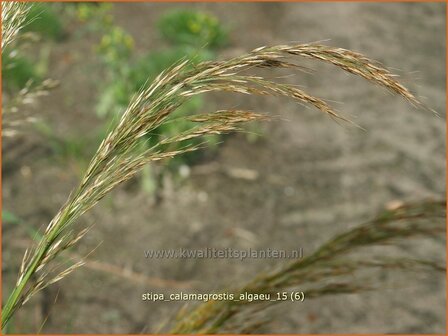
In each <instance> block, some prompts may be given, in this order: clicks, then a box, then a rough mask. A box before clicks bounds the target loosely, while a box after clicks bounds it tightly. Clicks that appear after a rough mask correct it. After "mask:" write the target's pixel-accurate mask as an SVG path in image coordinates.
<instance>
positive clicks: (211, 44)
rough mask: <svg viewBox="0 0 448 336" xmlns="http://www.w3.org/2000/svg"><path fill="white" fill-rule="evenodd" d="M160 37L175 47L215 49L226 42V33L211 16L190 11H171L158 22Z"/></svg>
mask: <svg viewBox="0 0 448 336" xmlns="http://www.w3.org/2000/svg"><path fill="white" fill-rule="evenodd" d="M157 27H158V29H159V32H160V34H161V36H162V37H164V38H165V39H166V40H167V41H169V42H171V43H173V44H176V45H188V46H192V47H196V48H202V47H206V48H216V47H219V46H222V45H224V44H225V43H226V42H227V32H226V30H225V29H224V28H223V27H222V25H221V23H220V22H219V21H218V19H217V18H216V17H214V16H212V15H209V14H206V13H203V12H199V11H192V10H185V9H179V10H173V11H171V12H169V13H167V14H165V15H164V16H162V18H161V19H160V20H159V22H158V25H157Z"/></svg>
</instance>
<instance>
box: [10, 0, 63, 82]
mask: <svg viewBox="0 0 448 336" xmlns="http://www.w3.org/2000/svg"><path fill="white" fill-rule="evenodd" d="M53 7H54V6H53V5H52V4H48V3H39V2H33V3H32V4H31V5H30V9H29V11H28V13H27V16H26V19H25V22H24V24H23V28H22V30H21V32H22V33H32V34H33V35H38V36H39V37H40V38H43V39H52V40H59V39H61V38H62V37H63V35H64V29H63V25H62V22H61V20H60V17H59V15H58V13H57V12H56V11H55V10H54V8H53ZM26 41H28V39H19V40H18V43H16V44H15V45H14V46H11V47H10V48H8V49H7V50H4V51H3V52H2V79H3V83H4V84H3V85H4V87H5V88H6V89H7V90H9V91H14V90H20V89H22V88H24V87H25V85H27V83H29V82H31V83H33V84H38V83H39V82H40V81H41V80H42V79H43V77H44V74H43V73H41V72H42V71H40V69H39V65H42V62H41V61H40V60H38V59H37V58H36V57H39V56H41V55H40V54H39V55H36V54H34V55H31V57H30V56H28V55H26V54H27V52H26V51H24V50H23V46H22V44H23V42H26Z"/></svg>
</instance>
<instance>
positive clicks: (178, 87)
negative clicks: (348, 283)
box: [2, 44, 419, 327]
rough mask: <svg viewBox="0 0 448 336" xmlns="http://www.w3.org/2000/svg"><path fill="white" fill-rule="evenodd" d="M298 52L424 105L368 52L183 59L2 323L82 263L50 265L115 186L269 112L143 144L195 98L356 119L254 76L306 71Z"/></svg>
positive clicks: (131, 114) (112, 150)
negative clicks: (292, 105) (254, 99)
mask: <svg viewBox="0 0 448 336" xmlns="http://www.w3.org/2000/svg"><path fill="white" fill-rule="evenodd" d="M298 56H299V57H306V58H312V59H315V60H317V61H324V62H327V63H331V64H334V65H335V66H336V67H338V68H340V69H342V70H345V71H347V72H349V73H352V74H356V75H359V76H361V77H363V78H365V79H367V80H368V81H370V82H373V83H376V84H379V85H381V86H383V87H385V88H386V89H388V90H390V91H392V92H393V93H396V94H398V95H400V96H402V97H404V98H405V99H407V100H408V101H410V102H411V103H414V104H417V105H418V104H419V103H418V100H417V99H416V98H415V96H414V95H413V94H412V93H411V92H410V91H409V90H407V89H406V88H405V87H404V86H402V85H401V84H400V83H399V82H398V81H397V80H396V79H395V77H394V76H393V75H392V74H391V73H390V72H389V71H388V70H386V69H385V68H383V67H381V66H379V65H378V64H377V63H375V62H373V61H371V60H369V59H368V58H366V57H364V56H363V55H361V54H358V53H354V52H352V51H349V50H345V49H341V48H334V47H330V46H325V45H321V44H299V45H281V46H275V47H262V48H258V49H255V50H253V51H252V52H249V53H248V54H246V55H243V56H240V57H236V58H233V59H230V60H224V61H216V62H203V63H200V64H198V65H194V64H192V63H191V62H190V61H189V60H183V61H180V62H178V63H177V64H175V65H174V66H172V67H171V68H169V69H167V70H166V71H164V72H162V73H161V74H160V75H159V76H158V77H157V78H156V79H155V80H154V81H153V82H152V83H151V84H150V85H148V86H145V87H144V88H143V89H142V90H141V91H140V92H138V93H137V94H136V95H135V97H134V98H133V99H132V100H131V102H130V104H129V106H128V107H127V109H126V110H125V111H124V113H123V114H122V116H121V119H120V120H119V122H118V123H117V125H116V126H115V127H114V128H113V129H112V130H111V131H110V133H109V134H108V135H107V136H106V138H105V139H104V140H103V141H102V143H101V144H100V146H99V148H98V150H97V152H96V154H95V155H94V156H93V158H92V160H91V162H90V164H89V166H88V168H87V171H86V173H85V175H84V177H83V178H82V180H81V182H80V185H79V186H78V187H77V188H76V189H75V190H74V191H73V192H72V194H71V195H70V196H69V198H68V200H67V201H66V203H65V204H64V205H63V206H62V208H61V209H60V211H59V212H58V213H57V214H56V216H55V217H54V218H53V219H52V220H51V221H50V223H49V224H48V226H47V227H46V229H45V231H44V235H43V238H42V239H41V240H40V242H38V243H37V245H36V246H34V247H33V248H32V249H29V251H28V252H27V255H26V258H24V262H23V264H22V268H21V271H20V273H19V277H18V281H17V283H16V286H15V287H14V288H13V290H12V292H11V294H10V296H9V298H8V300H7V301H6V304H5V306H4V308H3V314H2V327H4V326H5V325H6V323H7V322H8V320H9V319H10V318H11V316H12V315H13V314H14V312H15V311H16V310H17V309H18V308H19V307H20V306H21V305H22V304H23V303H24V302H26V301H27V300H29V298H30V297H31V296H32V295H34V294H35V293H37V292H38V291H39V290H40V289H42V288H44V287H45V286H47V285H49V284H51V283H54V282H56V281H58V280H60V279H62V278H63V277H64V276H65V275H67V274H68V273H69V272H71V271H73V270H74V269H75V268H76V267H79V266H80V265H81V263H77V264H75V265H73V266H70V267H69V268H68V269H67V270H65V271H62V272H59V273H57V274H56V275H54V273H53V272H51V271H49V269H51V261H52V260H54V258H55V256H57V255H58V254H59V253H61V252H62V251H64V250H65V249H67V248H68V247H70V246H72V245H74V243H75V242H77V241H79V239H80V237H82V235H83V234H80V235H76V234H74V233H73V231H76V230H77V229H76V227H75V225H74V224H75V223H76V221H77V220H78V219H79V217H80V216H82V215H83V214H84V213H85V212H86V211H88V210H89V209H91V208H92V207H93V206H95V204H97V203H98V202H99V201H100V200H101V199H102V198H103V197H104V196H105V195H106V194H108V193H109V192H110V191H111V190H112V189H113V188H115V187H116V186H117V185H119V184H120V183H122V182H124V181H126V180H128V179H129V178H131V177H132V176H134V175H135V174H136V173H137V172H138V171H139V170H140V169H141V168H142V167H143V166H144V165H146V164H148V163H151V162H153V161H159V160H163V159H167V158H171V157H173V156H176V155H180V154H183V153H186V152H190V151H195V150H197V149H198V148H199V147H200V146H189V145H183V146H180V149H177V150H172V149H171V148H172V146H170V145H171V144H173V143H179V144H183V143H184V141H186V140H189V139H193V138H199V137H204V136H206V135H209V134H222V133H227V132H231V131H236V130H238V129H239V125H240V124H243V123H245V122H248V121H253V120H262V119H266V118H267V117H266V116H264V115H263V114H260V113H255V112H251V111H240V110H222V111H218V112H215V113H206V114H198V115H197V116H195V117H192V118H190V121H193V123H194V124H195V125H196V126H193V127H192V128H191V129H190V130H187V131H185V132H183V133H182V134H178V135H175V136H172V137H170V138H165V139H162V140H161V141H160V142H159V143H157V144H156V145H154V146H152V147H150V148H147V147H145V146H141V142H142V141H144V139H145V137H148V136H150V134H151V132H152V131H153V130H154V129H156V128H157V127H159V126H160V125H162V124H163V123H166V122H172V121H173V120H175V119H173V118H174V116H175V111H176V109H177V108H178V107H179V106H181V105H182V104H184V103H185V102H186V101H188V100H189V99H190V98H191V97H193V96H196V95H200V94H203V93H207V92H216V91H217V92H234V93H241V94H248V95H269V96H279V97H286V98H290V99H292V100H293V101H295V102H297V103H299V104H304V105H310V106H312V107H314V108H316V109H317V110H318V111H321V112H323V113H324V114H326V115H328V116H330V117H332V118H335V119H340V120H344V121H349V120H348V119H346V118H344V117H342V116H340V115H339V113H338V112H337V111H336V110H335V109H333V107H331V106H330V105H329V104H328V103H327V102H325V101H324V100H323V99H321V98H319V97H315V96H313V95H311V94H309V93H307V92H305V91H303V90H301V89H298V88H297V87H296V86H293V85H289V84H282V83H278V82H274V81H270V80H267V79H265V78H264V77H262V76H254V75H249V74H247V73H248V72H249V71H251V70H253V69H254V68H269V69H274V68H298V69H299V70H300V66H298V65H294V64H293V63H292V61H291V60H290V58H294V57H298ZM185 118H187V117H185ZM176 148H179V147H176ZM36 279H37V280H36Z"/></svg>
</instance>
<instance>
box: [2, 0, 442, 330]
mask: <svg viewBox="0 0 448 336" xmlns="http://www.w3.org/2000/svg"><path fill="white" fill-rule="evenodd" d="M174 6H183V7H195V8H201V9H204V10H206V11H208V12H210V13H213V14H215V15H217V16H218V17H219V18H220V19H221V20H222V21H223V22H225V23H226V24H227V25H228V26H230V27H231V28H232V32H231V42H230V44H229V46H228V47H226V48H225V49H224V50H222V52H221V53H220V55H219V57H229V56H232V55H238V54H240V53H242V52H244V51H248V50H251V49H253V48H255V47H259V46H261V45H272V44H279V43H285V42H291V41H301V42H311V41H318V40H327V39H328V40H329V41H327V42H326V43H327V44H331V45H334V46H339V47H344V48H348V49H354V50H357V51H360V52H362V53H364V54H366V55H369V56H370V57H371V58H374V59H377V60H379V61H381V62H382V63H384V64H386V65H387V66H389V67H390V68H392V69H395V71H397V72H398V73H400V74H401V76H402V80H403V82H404V83H405V84H406V85H407V86H408V87H409V88H411V89H412V90H413V91H415V92H416V93H417V94H418V95H419V96H421V97H424V98H423V99H424V101H425V102H426V103H427V104H428V105H429V106H430V107H432V108H433V109H435V110H437V111H438V112H439V114H440V117H436V116H434V115H432V114H431V113H429V112H426V111H421V110H416V109H414V108H412V107H410V106H409V104H407V103H406V102H405V101H403V100H402V99H400V98H397V97H393V96H391V95H390V94H388V93H387V92H385V91H384V90H383V89H381V88H378V87H375V86H372V85H370V84H367V83H365V82H364V81H363V80H361V79H358V78H355V77H354V76H351V75H347V74H345V73H342V72H340V71H338V70H336V69H334V68H332V67H331V66H326V65H322V64H320V63H309V62H304V63H303V64H305V65H309V66H312V67H313V68H314V69H315V70H316V71H315V73H314V74H313V75H307V74H302V73H298V74H297V75H295V76H293V77H288V78H286V79H285V80H286V81H289V82H294V83H299V84H300V85H302V86H303V87H304V88H306V89H307V90H309V91H310V92H312V93H314V94H316V95H318V96H322V97H325V98H326V99H328V100H330V101H336V105H337V107H338V109H339V110H341V111H343V112H344V115H346V116H348V117H351V118H353V119H354V120H355V121H356V122H357V123H358V124H360V125H361V126H363V127H364V128H365V129H366V131H362V130H358V129H355V128H351V127H344V126H340V125H338V124H337V123H335V122H334V121H332V120H331V119H329V118H326V117H325V116H323V115H322V114H320V113H318V112H316V111H314V110H311V109H309V110H308V109H304V108H302V107H300V106H297V105H295V104H293V103H291V102H289V101H287V100H279V99H259V98H247V97H241V96H216V97H215V96H212V97H209V98H208V102H209V106H210V107H211V108H213V107H217V106H219V107H225V106H238V107H241V108H243V107H249V108H251V109H260V110H262V111H266V112H270V111H271V112H273V113H274V114H276V115H279V116H280V117H281V119H280V120H275V121H272V122H269V123H267V124H264V125H263V126H262V130H263V134H264V135H263V136H262V137H261V139H260V140H259V141H257V142H255V143H251V142H248V141H247V140H246V138H245V136H244V135H233V136H229V137H227V138H226V141H225V142H224V144H223V145H222V146H221V148H220V150H219V152H218V154H217V155H216V156H214V157H212V158H209V159H207V160H205V162H202V163H201V164H200V165H199V166H195V167H192V170H191V176H190V178H188V179H187V180H185V181H183V182H182V183H180V184H173V183H167V187H166V188H165V190H164V201H163V202H162V203H161V204H159V205H158V206H155V205H154V204H153V203H152V202H151V200H150V199H148V196H147V195H146V194H145V193H143V192H141V191H140V189H139V188H138V185H137V186H136V185H135V184H134V185H133V184H127V185H126V186H123V187H120V188H118V190H116V191H115V192H114V193H113V194H112V196H111V197H109V198H107V199H106V200H105V201H103V202H102V203H101V204H100V205H99V206H97V207H96V208H95V209H93V211H91V212H90V213H88V214H87V215H86V216H84V218H83V219H82V221H81V222H82V224H88V223H92V222H94V223H96V225H95V226H94V228H93V229H92V231H91V232H90V233H89V235H88V236H87V238H86V239H85V240H84V241H83V242H82V243H81V244H80V246H79V247H78V248H77V250H76V251H75V252H76V254H79V255H85V254H87V253H88V252H89V251H91V250H92V248H94V247H96V246H97V245H98V244H99V243H100V242H101V245H100V246H99V247H98V248H97V249H96V251H95V253H94V254H93V255H92V256H91V257H90V259H92V260H94V261H96V262H97V263H98V264H99V265H100V266H98V267H97V268H101V266H103V271H100V270H93V269H91V268H87V267H85V268H81V269H80V270H78V271H76V272H75V273H74V274H72V275H71V276H69V277H67V278H66V279H64V280H63V281H61V282H60V283H58V284H57V285H55V286H52V287H50V288H49V289H48V290H46V291H44V292H43V293H42V294H41V295H38V296H37V297H35V298H34V299H33V300H32V301H31V302H30V303H29V304H27V305H26V306H25V307H24V308H23V309H22V310H21V311H20V312H19V313H18V314H17V318H16V320H15V324H16V327H15V331H16V332H21V333H32V332H35V331H36V330H37V329H38V328H39V326H40V325H41V324H42V321H43V319H44V317H45V316H47V315H48V314H49V313H50V315H49V318H48V320H47V321H46V323H45V325H44V327H43V332H44V333H65V332H68V333H70V332H71V333H74V332H76V333H106V332H107V333H139V332H142V331H143V332H147V333H148V332H155V331H157V330H158V328H159V326H160V324H161V323H163V322H165V321H166V320H168V319H170V318H172V317H173V315H174V314H175V312H176V311H177V309H178V308H179V307H180V306H179V305H175V304H173V303H163V304H151V303H145V302H141V300H140V296H141V293H142V292H145V291H155V292H167V293H169V292H172V291H177V290H178V289H176V288H179V286H191V289H192V290H197V291H201V292H207V291H211V290H215V289H220V288H226V287H227V286H228V285H229V284H231V285H236V284H242V283H244V281H245V280H247V279H249V278H250V277H251V276H253V275H254V274H256V273H258V272H260V271H263V270H266V269H268V268H269V267H272V266H275V265H276V262H275V261H269V262H267V263H266V262H260V261H256V260H255V261H248V260H246V261H243V262H241V261H235V260H217V261H212V262H211V261H201V260H196V261H194V260H190V261H188V262H186V261H185V260H165V261H160V260H159V261H157V260H153V261H148V260H147V259H145V258H144V256H143V250H144V249H148V248H152V249H157V248H175V247H185V248H201V247H205V246H214V247H233V248H249V247H252V248H259V249H261V248H267V247H271V248H283V249H292V248H296V247H297V246H298V245H299V246H302V247H303V248H304V251H305V254H306V253H308V252H309V251H312V249H313V248H316V247H317V246H319V244H321V243H323V242H324V241H325V240H327V239H328V238H330V237H331V236H333V235H334V234H335V233H338V232H341V231H342V230H344V229H347V228H349V227H352V226H354V225H356V224H359V223H360V222H363V221H365V220H366V219H368V218H370V217H371V216H373V215H374V214H375V213H376V212H377V211H378V210H379V209H381V208H382V207H384V205H386V204H388V203H389V202H391V201H395V200H418V199H422V198H426V197H443V195H444V193H445V157H444V153H445V47H444V41H445V4H437V3H425V4H411V3H406V4H405V3H400V4H387V5H382V4H372V3H362V4H361V3H353V4H344V3H336V4H307V3H299V4H286V3H266V4H221V3H216V4H207V3H201V4H181V5H172V4H153V3H146V4H145V3H138V4H137V3H136V4H117V5H116V7H115V10H114V14H115V18H116V20H117V23H118V24H120V25H121V26H123V27H124V28H125V29H126V30H128V31H129V32H130V33H131V34H132V35H133V36H134V38H135V40H136V46H137V48H138V50H139V51H141V52H142V51H145V50H151V48H153V47H154V46H155V45H156V46H159V45H160V43H161V41H160V38H159V37H158V36H157V35H156V33H155V32H154V31H153V30H152V29H150V27H153V24H154V22H155V20H156V19H157V18H158V17H159V15H160V14H161V13H163V12H164V11H166V10H167V9H169V8H172V7H174ZM92 42H93V41H92V40H90V39H86V40H82V41H80V40H79V39H75V38H71V37H69V38H68V39H66V40H65V41H64V42H63V43H59V44H57V45H55V46H54V48H53V49H52V53H51V72H50V76H51V77H52V78H55V79H59V80H61V83H62V85H61V87H60V88H58V89H57V90H55V91H54V92H52V95H51V96H50V97H48V98H46V99H44V100H43V101H42V103H41V105H40V106H41V108H42V111H44V112H42V114H43V117H44V118H45V120H46V122H48V123H49V124H50V125H51V126H52V127H54V128H55V130H56V132H57V133H58V134H61V135H64V136H67V137H68V136H70V137H85V136H87V135H88V134H91V133H93V130H94V128H95V127H96V126H99V125H100V123H101V121H100V120H97V119H96V117H95V114H94V110H93V109H94V104H95V102H96V97H97V93H98V89H99V87H100V85H101V84H100V80H101V70H100V69H98V66H97V65H98V63H97V61H96V60H95V59H94V58H93V57H90V55H92V51H91V45H92ZM85 57H88V60H87V61H82V60H83V59H84V58H85ZM278 75H282V74H281V73H278ZM8 148H13V149H14V150H11V151H9V149H8ZM86 151H87V152H88V153H92V152H93V151H94V148H93V146H92V148H87V149H86ZM87 159H88V155H86V160H87ZM4 160H5V163H4V167H3V207H4V208H5V209H8V210H10V211H12V212H14V213H15V214H17V216H19V217H20V218H22V219H23V220H24V221H25V222H26V223H27V224H29V225H32V226H34V227H36V228H37V227H39V226H41V225H42V224H45V223H47V222H48V221H49V220H50V219H51V217H52V216H53V214H54V213H55V212H56V211H57V210H58V208H59V207H60V206H61V204H62V203H63V202H64V200H65V199H66V197H67V195H68V194H69V192H70V190H71V189H72V188H73V187H74V186H75V185H76V184H77V181H78V180H79V176H80V174H81V167H82V166H83V163H82V162H81V163H80V162H73V161H68V162H67V161H64V162H61V161H58V160H55V158H54V156H53V155H52V154H51V151H50V149H49V147H48V144H46V143H45V142H44V141H42V139H39V138H37V139H35V138H34V137H33V138H31V137H30V138H25V139H20V140H17V141H16V143H14V144H13V145H11V144H9V147H6V148H4ZM229 169H230V170H232V169H249V170H253V171H255V172H256V173H257V179H256V180H254V181H248V180H243V179H238V178H234V177H232V176H231V175H229V174H226V173H225V171H228V170H229ZM168 182H170V181H168ZM3 234H4V239H3V256H4V259H3V272H4V273H3V274H4V287H3V288H4V292H5V291H6V292H8V291H9V289H10V286H11V285H12V283H13V282H14V277H15V274H17V268H18V265H19V262H20V259H21V256H22V254H23V251H24V245H23V241H24V239H25V238H26V237H27V236H26V233H25V231H24V229H23V227H21V226H4V227H3ZM417 250H418V252H419V253H421V255H424V256H429V257H435V258H444V252H443V250H442V249H441V246H440V245H434V244H431V243H428V244H424V245H422V246H418V248H416V251H417ZM277 263H278V261H277ZM104 264H107V265H106V266H107V267H108V269H107V270H108V271H111V272H116V271H117V270H116V268H118V269H119V270H120V272H119V273H120V274H121V275H120V276H119V275H114V274H110V273H108V272H105V271H104V268H105V267H104ZM111 265H112V266H114V267H116V268H111ZM107 267H106V268H107ZM123 270H124V274H130V277H131V278H132V277H133V279H127V278H123ZM126 272H128V273H126ZM131 272H137V273H141V274H144V275H145V276H147V278H148V279H147V280H148V281H149V283H145V284H142V283H138V282H137V281H136V280H135V276H132V273H131ZM157 279H162V280H163V279H164V280H169V281H156V280H157ZM380 279H381V281H382V282H381V283H379V286H380V287H382V289H381V290H379V291H376V292H371V293H362V294H352V295H345V296H337V297H325V298H322V299H316V300H310V301H307V302H306V303H304V304H302V305H297V304H284V305H280V306H278V307H275V308H274V309H272V310H270V311H269V314H270V315H271V316H272V317H273V318H274V320H275V321H278V322H274V323H272V324H270V325H268V326H267V327H265V328H264V329H262V330H261V332H281V333H286V332H290V333H342V332H344V333H367V332H368V333H444V332H445V300H446V298H445V282H444V279H443V277H442V276H438V275H437V276H436V275H432V274H415V275H412V276H409V274H406V275H396V274H392V273H390V272H387V271H382V273H381V274H380ZM173 281H175V283H174V284H173ZM160 285H163V286H164V287H165V288H161V287H160ZM163 286H162V287H163ZM56 296H57V300H55V297H56Z"/></svg>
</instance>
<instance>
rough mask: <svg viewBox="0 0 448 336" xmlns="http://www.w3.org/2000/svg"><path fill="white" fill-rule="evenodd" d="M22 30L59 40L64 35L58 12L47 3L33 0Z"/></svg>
mask: <svg viewBox="0 0 448 336" xmlns="http://www.w3.org/2000/svg"><path fill="white" fill-rule="evenodd" d="M23 31H24V32H33V33H36V34H39V35H40V36H42V37H43V38H48V39H53V40H59V39H61V38H62V37H63V36H64V29H63V25H62V22H61V20H60V17H59V14H58V13H57V12H56V11H55V9H54V6H53V5H52V4H49V3H42V2H33V3H32V5H31V7H30V10H29V12H28V14H27V17H26V20H25V24H24V26H23Z"/></svg>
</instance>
